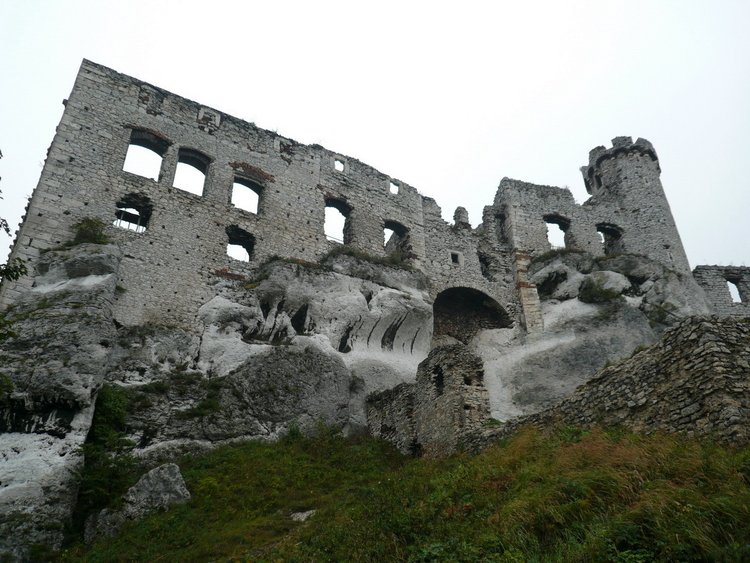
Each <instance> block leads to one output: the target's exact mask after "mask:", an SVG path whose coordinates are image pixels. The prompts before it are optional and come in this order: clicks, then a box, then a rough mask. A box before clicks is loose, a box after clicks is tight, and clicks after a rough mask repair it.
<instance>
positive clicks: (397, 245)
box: [383, 221, 410, 257]
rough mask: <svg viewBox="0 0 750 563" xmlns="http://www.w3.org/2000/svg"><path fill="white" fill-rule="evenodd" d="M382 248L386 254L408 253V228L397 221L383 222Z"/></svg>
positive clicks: (405, 255)
mask: <svg viewBox="0 0 750 563" xmlns="http://www.w3.org/2000/svg"><path fill="white" fill-rule="evenodd" d="M383 248H384V249H385V253H386V254H401V255H402V256H403V257H407V256H408V255H409V254H410V248H409V229H408V228H406V227H405V226H404V225H402V224H401V223H399V222H397V221H384V222H383Z"/></svg>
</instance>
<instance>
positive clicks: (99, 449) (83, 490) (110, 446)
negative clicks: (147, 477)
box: [74, 385, 138, 531]
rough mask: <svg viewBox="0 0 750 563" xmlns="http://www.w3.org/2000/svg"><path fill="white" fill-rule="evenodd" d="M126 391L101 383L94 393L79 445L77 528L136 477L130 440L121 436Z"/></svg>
mask: <svg viewBox="0 0 750 563" xmlns="http://www.w3.org/2000/svg"><path fill="white" fill-rule="evenodd" d="M128 403H129V400H128V394H127V392H126V391H125V390H124V389H122V388H121V387H117V386H115V385H104V386H103V387H102V388H101V389H100V390H99V394H98V395H97V397H96V406H95V410H94V419H93V421H92V423H91V429H90V430H89V435H88V437H87V438H86V442H85V443H84V445H83V447H82V451H83V455H84V466H83V471H82V472H81V484H80V489H79V492H78V504H77V505H76V510H75V514H74V525H75V528H76V529H77V530H78V531H80V530H82V528H83V523H84V522H85V519H86V517H87V516H88V515H89V514H91V513H93V512H95V511H98V510H101V509H102V508H106V507H108V506H113V505H116V504H117V503H118V502H119V501H120V500H121V497H122V495H123V494H124V493H125V491H127V489H128V487H130V486H132V485H133V484H134V483H135V481H136V479H137V477H138V471H137V469H138V465H137V463H136V460H135V458H134V457H133V456H132V455H131V454H130V451H131V450H132V447H133V443H132V442H131V441H130V440H127V439H126V438H125V416H126V414H127V410H128Z"/></svg>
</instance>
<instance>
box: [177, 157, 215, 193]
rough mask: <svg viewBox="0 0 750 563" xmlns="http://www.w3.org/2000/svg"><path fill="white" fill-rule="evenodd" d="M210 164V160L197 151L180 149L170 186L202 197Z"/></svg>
mask: <svg viewBox="0 0 750 563" xmlns="http://www.w3.org/2000/svg"><path fill="white" fill-rule="evenodd" d="M210 162H211V159H210V158H208V157H207V156H206V155H204V154H202V153H200V152H198V151H195V150H192V149H180V152H179V155H178V158H177V169H176V170H175V175H174V183H173V184H172V185H173V186H174V187H175V188H178V189H180V190H183V191H186V192H189V193H191V194H195V195H203V186H204V184H205V183H206V174H207V173H208V165H209V163H210Z"/></svg>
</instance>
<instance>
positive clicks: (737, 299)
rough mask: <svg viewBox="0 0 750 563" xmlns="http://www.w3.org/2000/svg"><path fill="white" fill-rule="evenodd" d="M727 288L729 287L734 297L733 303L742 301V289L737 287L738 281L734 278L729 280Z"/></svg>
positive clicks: (730, 293)
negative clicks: (734, 280)
mask: <svg viewBox="0 0 750 563" xmlns="http://www.w3.org/2000/svg"><path fill="white" fill-rule="evenodd" d="M727 288H728V289H729V295H730V296H731V297H732V303H742V297H741V296H740V290H739V288H738V287H737V283H736V282H733V281H732V280H727Z"/></svg>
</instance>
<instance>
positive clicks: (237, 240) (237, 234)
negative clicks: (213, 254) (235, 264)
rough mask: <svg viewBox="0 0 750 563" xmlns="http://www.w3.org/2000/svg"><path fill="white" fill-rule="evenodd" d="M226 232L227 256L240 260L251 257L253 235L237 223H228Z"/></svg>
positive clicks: (246, 260)
mask: <svg viewBox="0 0 750 563" xmlns="http://www.w3.org/2000/svg"><path fill="white" fill-rule="evenodd" d="M226 233H227V256H229V257H230V258H234V259H235V260H241V261H242V262H249V261H250V260H252V259H253V253H254V251H255V236H253V235H252V234H251V233H248V232H247V231H246V230H245V229H242V228H240V227H238V226H237V225H229V226H228V227H227V228H226Z"/></svg>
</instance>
